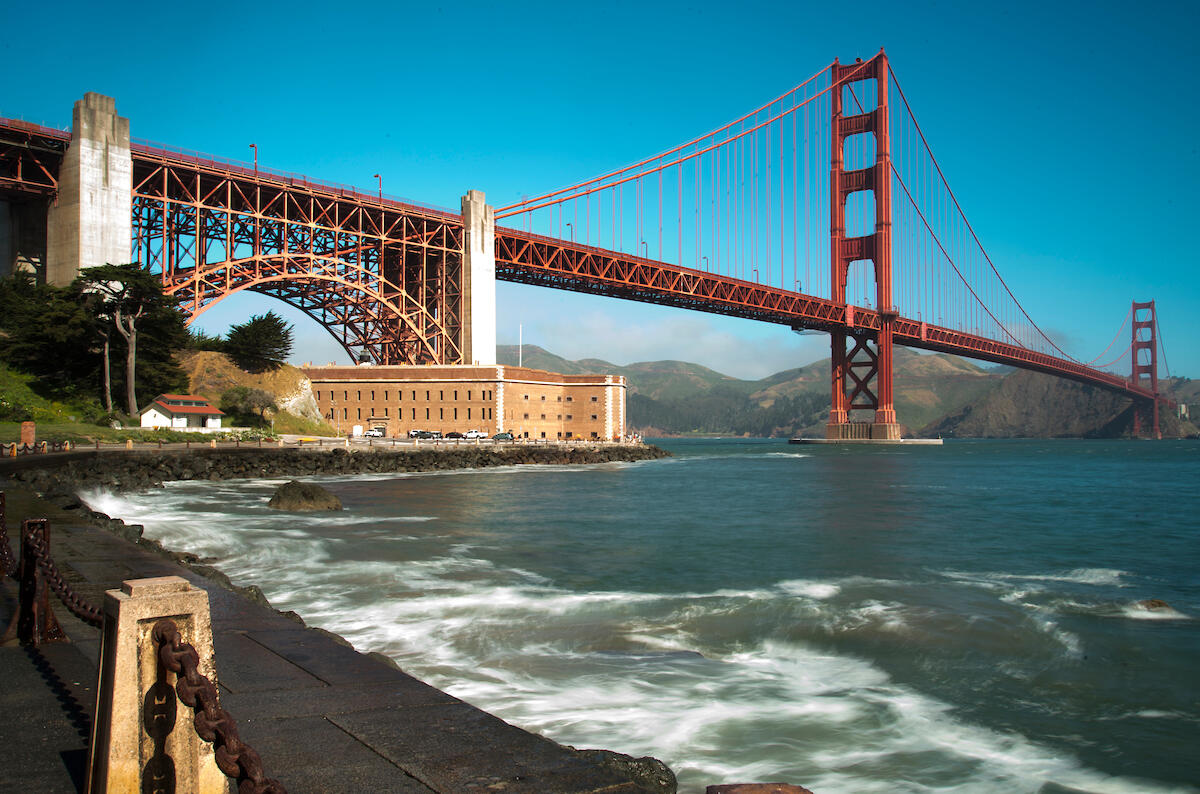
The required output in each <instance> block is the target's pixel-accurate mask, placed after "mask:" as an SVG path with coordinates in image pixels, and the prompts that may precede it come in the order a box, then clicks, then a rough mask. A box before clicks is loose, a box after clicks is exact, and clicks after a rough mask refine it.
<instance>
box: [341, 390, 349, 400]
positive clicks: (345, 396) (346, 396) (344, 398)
mask: <svg viewBox="0 0 1200 794" xmlns="http://www.w3.org/2000/svg"><path fill="white" fill-rule="evenodd" d="M342 399H343V400H349V399H350V392H348V391H344V392H342Z"/></svg>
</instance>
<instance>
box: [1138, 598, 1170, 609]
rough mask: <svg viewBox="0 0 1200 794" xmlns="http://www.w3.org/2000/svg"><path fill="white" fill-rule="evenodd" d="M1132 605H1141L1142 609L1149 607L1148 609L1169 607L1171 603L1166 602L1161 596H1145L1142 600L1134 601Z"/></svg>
mask: <svg viewBox="0 0 1200 794" xmlns="http://www.w3.org/2000/svg"><path fill="white" fill-rule="evenodd" d="M1134 606H1137V607H1141V608H1142V609H1149V610H1156V609H1170V608H1171V605H1170V604H1168V603H1167V602H1166V601H1163V600H1162V599H1161V598H1147V599H1144V600H1142V601H1138V602H1136V603H1134Z"/></svg>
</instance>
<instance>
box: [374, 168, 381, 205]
mask: <svg viewBox="0 0 1200 794" xmlns="http://www.w3.org/2000/svg"><path fill="white" fill-rule="evenodd" d="M374 176H375V178H376V179H378V180H379V203H381V204H382V203H383V177H381V176H380V175H379V174H375V175H374Z"/></svg>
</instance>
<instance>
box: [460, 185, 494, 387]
mask: <svg viewBox="0 0 1200 794" xmlns="http://www.w3.org/2000/svg"><path fill="white" fill-rule="evenodd" d="M462 219H463V255H462V314H461V316H462V336H463V338H462V348H461V349H462V363H463V364H473V365H475V366H480V367H487V366H495V364H496V211H495V210H494V209H493V208H492V207H490V206H488V204H487V203H486V201H485V200H484V196H483V191H482V190H469V191H467V195H465V196H463V197H462Z"/></svg>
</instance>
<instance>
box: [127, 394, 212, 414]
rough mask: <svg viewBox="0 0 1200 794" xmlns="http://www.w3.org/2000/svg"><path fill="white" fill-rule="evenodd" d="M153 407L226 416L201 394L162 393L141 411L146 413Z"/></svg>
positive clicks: (187, 412)
mask: <svg viewBox="0 0 1200 794" xmlns="http://www.w3.org/2000/svg"><path fill="white" fill-rule="evenodd" d="M151 408H154V409H157V410H158V411H159V412H161V413H165V414H170V415H176V414H203V415H205V416H224V415H225V412H224V411H222V410H221V409H219V408H217V407H216V406H214V405H213V404H212V403H211V402H209V401H208V400H207V399H206V398H205V397H201V396H200V395H199V394H160V395H158V396H157V397H155V398H154V399H153V400H152V401H151V402H150V404H149V405H147V406H146V407H145V408H143V409H142V410H141V413H143V414H144V413H146V411H149V410H150V409H151Z"/></svg>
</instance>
